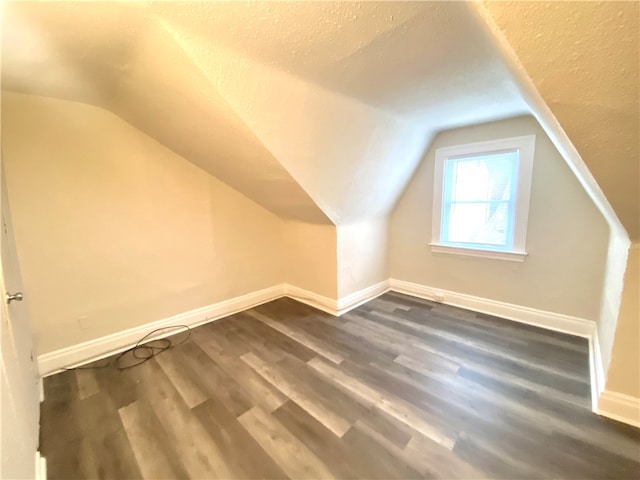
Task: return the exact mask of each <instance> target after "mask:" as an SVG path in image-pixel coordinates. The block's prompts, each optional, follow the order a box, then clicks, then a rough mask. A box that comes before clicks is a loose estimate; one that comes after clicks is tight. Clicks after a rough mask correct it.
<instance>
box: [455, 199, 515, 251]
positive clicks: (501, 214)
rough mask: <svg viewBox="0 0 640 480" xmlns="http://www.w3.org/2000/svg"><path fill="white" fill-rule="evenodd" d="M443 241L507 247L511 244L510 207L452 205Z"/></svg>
mask: <svg viewBox="0 0 640 480" xmlns="http://www.w3.org/2000/svg"><path fill="white" fill-rule="evenodd" d="M446 213H448V215H446V216H447V223H448V225H447V226H448V228H446V229H445V233H444V235H445V236H446V238H445V239H444V240H445V241H447V242H455V243H479V244H484V245H492V246H507V245H508V244H509V243H510V241H509V237H510V232H509V230H510V227H509V221H510V219H509V203H508V202H490V203H452V204H450V205H449V206H448V212H446Z"/></svg>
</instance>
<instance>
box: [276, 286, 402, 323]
mask: <svg viewBox="0 0 640 480" xmlns="http://www.w3.org/2000/svg"><path fill="white" fill-rule="evenodd" d="M387 291H389V280H384V281H382V282H379V283H376V284H375V285H371V286H369V287H367V288H363V289H362V290H358V291H357V292H353V293H351V294H349V295H347V296H346V297H342V298H340V299H338V300H334V299H333V298H329V297H325V296H324V295H320V294H318V293H315V292H311V291H309V290H305V289H304V288H300V287H296V286H295V285H290V284H286V285H285V296H287V297H289V298H293V299H294V300H297V301H299V302H301V303H304V304H306V305H309V306H311V307H314V308H317V309H318V310H322V311H323V312H326V313H328V314H330V315H333V316H336V317H339V316H340V315H342V314H344V313H347V312H348V311H349V310H353V309H354V308H356V307H358V306H360V305H362V304H363V303H366V302H368V301H369V300H373V299H374V298H376V297H378V296H380V295H382V294H383V293H385V292H387Z"/></svg>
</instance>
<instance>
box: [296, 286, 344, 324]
mask: <svg viewBox="0 0 640 480" xmlns="http://www.w3.org/2000/svg"><path fill="white" fill-rule="evenodd" d="M284 295H285V296H287V297H289V298H292V299H294V300H297V301H298V302H300V303H304V304H305V305H309V306H310V307H313V308H317V309H318V310H322V311H323V312H326V313H328V314H330V315H336V316H337V314H338V302H337V301H336V300H334V299H333V298H329V297H325V296H324V295H320V294H319V293H315V292H312V291H310V290H305V289H304V288H300V287H296V286H295V285H290V284H288V283H286V284H285V285H284Z"/></svg>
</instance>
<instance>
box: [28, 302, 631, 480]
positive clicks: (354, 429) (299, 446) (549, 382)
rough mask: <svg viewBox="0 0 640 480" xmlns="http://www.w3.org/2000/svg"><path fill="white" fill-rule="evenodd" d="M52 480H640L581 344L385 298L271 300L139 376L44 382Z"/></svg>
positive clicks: (45, 440) (201, 330)
mask: <svg viewBox="0 0 640 480" xmlns="http://www.w3.org/2000/svg"><path fill="white" fill-rule="evenodd" d="M44 387H45V402H44V403H43V404H42V420H41V442H40V443H41V451H42V453H43V455H44V456H45V457H46V459H47V466H48V475H49V478H61V479H71V478H117V479H125V478H149V479H158V478H225V479H231V478H274V479H275V478H305V479H311V478H313V479H316V478H367V479H369V478H371V479H383V478H384V479H389V478H402V479H408V478H446V479H453V478H459V479H476V478H508V479H521V478H571V479H583V478H616V479H622V478H639V477H640V463H638V462H639V461H640V431H639V430H637V429H634V428H632V427H629V426H626V425H623V424H620V423H617V422H614V421H610V420H607V419H605V418H602V417H598V416H597V415H594V414H593V413H591V412H590V410H589V404H590V400H589V395H590V389H589V366H588V345H587V341H586V340H584V339H581V338H576V337H571V336H568V335H562V334H557V333H552V332H548V331H545V330H541V329H537V328H534V327H529V326H524V325H519V324H517V323H514V322H510V321H507V320H503V319H499V318H495V317H491V316H487V315H482V314H476V313H473V312H469V311H466V310H461V309H457V308H453V307H447V306H444V305H440V304H435V303H431V302H428V301H425V300H420V299H416V298H412V297H407V296H404V295H400V294H396V293H388V294H385V295H383V296H382V297H379V298H377V299H375V300H372V301H371V302H369V303H367V304H365V305H363V306H361V307H359V308H357V309H355V310H353V311H352V312H350V313H347V314H345V315H344V316H342V317H340V318H336V317H332V316H330V315H327V314H325V313H322V312H319V311H317V310H314V309H312V308H310V307H307V306H306V305H303V304H300V303H298V302H295V301H293V300H290V299H279V300H276V301H273V302H271V303H268V304H265V305H262V306H259V307H256V308H254V309H252V310H248V311H246V312H243V313H239V314H237V315H233V316H231V317H228V318H225V319H222V320H218V321H216V322H213V323H210V324H207V325H204V326H201V327H198V328H197V329H194V330H193V334H192V336H191V338H190V339H189V341H188V342H186V343H184V344H182V345H180V346H178V347H175V348H173V349H170V350H167V351H165V352H164V353H162V354H161V355H159V356H157V357H155V358H153V359H151V360H150V361H148V362H146V363H144V364H142V365H139V366H137V367H135V368H132V369H129V370H125V371H119V370H117V369H115V368H102V369H92V370H75V371H66V372H63V373H60V374H57V375H54V376H51V377H48V378H46V379H45V382H44Z"/></svg>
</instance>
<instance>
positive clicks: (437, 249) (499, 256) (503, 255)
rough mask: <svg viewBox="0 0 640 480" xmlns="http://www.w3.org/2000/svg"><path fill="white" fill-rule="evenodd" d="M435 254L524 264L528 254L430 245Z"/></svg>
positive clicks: (436, 244)
mask: <svg viewBox="0 0 640 480" xmlns="http://www.w3.org/2000/svg"><path fill="white" fill-rule="evenodd" d="M429 245H430V246H431V251H432V252H433V253H448V254H451V255H462V256H465V257H481V258H490V259H493V260H507V261H510V262H524V259H525V257H526V256H527V253H526V252H497V251H495V250H481V249H476V248H464V247H452V246H450V245H440V244H438V243H430V244H429Z"/></svg>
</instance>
